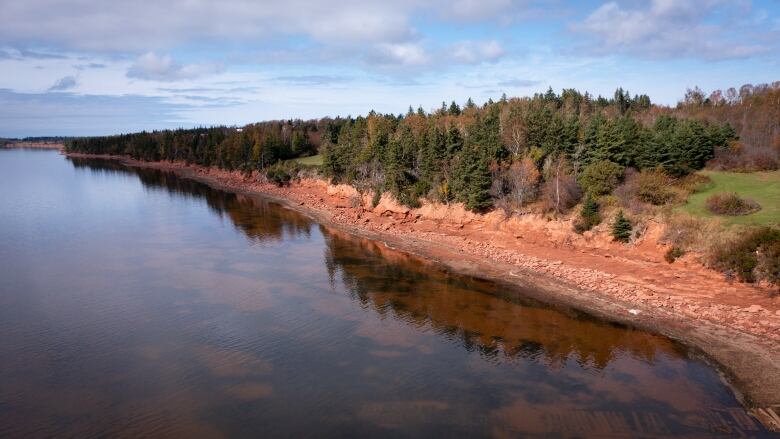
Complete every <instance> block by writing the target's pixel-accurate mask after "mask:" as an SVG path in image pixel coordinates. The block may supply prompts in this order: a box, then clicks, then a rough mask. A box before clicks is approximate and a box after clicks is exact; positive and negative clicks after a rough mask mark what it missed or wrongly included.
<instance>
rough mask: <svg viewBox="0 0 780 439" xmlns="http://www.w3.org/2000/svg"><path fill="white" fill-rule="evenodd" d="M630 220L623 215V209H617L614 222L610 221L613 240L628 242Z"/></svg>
mask: <svg viewBox="0 0 780 439" xmlns="http://www.w3.org/2000/svg"><path fill="white" fill-rule="evenodd" d="M632 228H633V226H632V225H631V221H629V220H628V218H626V217H625V216H624V215H623V211H622V210H621V211H619V212H618V214H617V217H616V218H615V222H614V223H612V237H613V238H614V239H615V241H620V242H628V240H629V239H631V229H632Z"/></svg>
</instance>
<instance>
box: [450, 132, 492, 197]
mask: <svg viewBox="0 0 780 439" xmlns="http://www.w3.org/2000/svg"><path fill="white" fill-rule="evenodd" d="M452 180H453V181H452V191H453V193H454V195H455V198H456V200H458V201H460V202H463V203H464V204H465V205H466V208H467V209H469V210H472V211H474V212H485V211H487V210H488V209H490V208H491V207H492V206H493V199H492V198H491V196H490V186H491V185H492V179H491V175H490V162H489V159H488V157H487V154H485V153H484V151H482V150H481V148H478V147H475V146H473V145H472V146H470V147H469V148H468V149H464V150H463V151H462V152H461V154H460V157H459V161H458V165H457V166H456V167H455V170H454V172H453V178H452Z"/></svg>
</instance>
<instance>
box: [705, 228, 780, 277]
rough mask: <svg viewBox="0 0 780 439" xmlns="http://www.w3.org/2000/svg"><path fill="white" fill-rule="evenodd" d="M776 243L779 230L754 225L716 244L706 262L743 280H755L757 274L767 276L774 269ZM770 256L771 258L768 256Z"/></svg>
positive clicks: (779, 239) (778, 238)
mask: <svg viewBox="0 0 780 439" xmlns="http://www.w3.org/2000/svg"><path fill="white" fill-rule="evenodd" d="M778 244H780V230H777V229H774V228H771V227H766V226H764V227H758V228H755V229H752V230H750V231H748V232H747V233H742V234H740V235H738V236H737V237H735V238H734V239H732V240H731V241H730V242H727V243H724V244H722V245H720V246H718V247H717V248H716V249H715V250H714V251H713V254H712V255H711V261H710V262H711V265H712V266H713V267H714V268H716V269H718V270H720V271H722V272H724V273H726V274H727V275H734V276H737V278H739V280H741V281H743V282H755V281H756V280H757V275H758V278H763V277H764V276H766V277H767V278H769V279H771V278H772V272H773V271H775V270H776V268H773V267H776V266H777V264H778V262H777V261H776V259H777V255H778V253H777V251H778V250H777V246H778ZM759 255H761V256H759ZM773 257H774V259H775V260H772V259H773ZM759 259H760V262H761V265H760V266H759ZM775 280H776V279H775Z"/></svg>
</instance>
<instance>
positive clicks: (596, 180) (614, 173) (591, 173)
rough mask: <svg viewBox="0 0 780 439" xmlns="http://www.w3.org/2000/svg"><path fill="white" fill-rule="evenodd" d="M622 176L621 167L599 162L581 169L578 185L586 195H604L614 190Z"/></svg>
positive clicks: (602, 161)
mask: <svg viewBox="0 0 780 439" xmlns="http://www.w3.org/2000/svg"><path fill="white" fill-rule="evenodd" d="M622 176H623V167H622V166H620V165H618V164H617V163H613V162H611V161H609V160H599V161H597V162H594V163H591V164H590V165H588V166H586V167H585V169H583V171H582V174H581V175H580V178H579V183H580V186H582V189H583V190H584V191H585V192H586V193H589V194H592V195H596V196H598V195H606V194H608V193H610V192H612V190H613V189H615V187H616V186H617V184H618V182H619V181H620V178H621V177H622Z"/></svg>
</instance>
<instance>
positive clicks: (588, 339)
mask: <svg viewBox="0 0 780 439" xmlns="http://www.w3.org/2000/svg"><path fill="white" fill-rule="evenodd" d="M326 241H327V247H328V248H327V251H326V255H325V261H326V265H327V267H328V270H329V272H330V273H331V276H332V277H333V278H334V279H335V278H340V279H341V280H342V282H343V283H344V285H345V287H346V288H347V290H348V291H349V292H350V295H351V296H352V297H353V298H354V299H355V300H358V301H360V303H361V304H363V306H365V307H366V308H370V309H373V310H375V311H376V312H377V313H379V314H381V315H388V314H389V315H392V316H393V317H394V318H396V319H398V320H402V321H405V322H408V323H410V324H412V325H415V326H417V327H430V328H431V329H433V330H434V331H436V332H437V333H439V334H441V335H443V336H445V337H447V338H449V339H452V340H457V341H458V342H460V343H462V344H463V346H464V347H465V348H466V349H468V350H478V351H479V352H480V354H481V355H482V356H484V357H486V358H490V359H512V358H516V357H522V358H530V359H541V360H543V361H545V362H548V363H549V364H552V365H562V364H563V362H564V361H566V360H567V359H572V360H575V361H577V362H579V363H581V364H587V365H590V366H593V367H597V368H599V369H602V368H604V367H606V366H607V365H608V364H609V363H610V361H611V360H612V359H613V358H614V357H615V354H616V353H617V352H618V351H622V352H627V353H630V354H631V355H633V356H635V357H638V358H642V359H645V360H647V361H652V360H653V359H654V356H655V355H656V354H657V353H658V350H659V348H660V349H661V350H664V351H667V352H671V351H672V350H674V349H675V346H674V345H673V343H671V342H670V341H668V340H666V339H664V338H661V337H657V336H653V335H651V334H648V333H645V332H642V331H636V330H631V329H628V328H623V327H617V326H615V325H610V324H607V323H604V322H601V321H598V320H596V319H593V318H588V317H586V316H582V315H575V314H574V313H571V315H567V314H565V313H563V312H561V311H560V310H553V309H550V308H549V307H544V306H540V304H539V303H536V302H535V301H532V300H530V299H526V298H522V297H521V295H519V294H517V291H510V290H509V288H503V287H501V286H500V285H496V284H494V283H492V282H487V281H481V280H477V279H473V278H468V277H465V276H457V275H452V274H447V273H445V272H443V271H441V270H438V269H436V268H435V267H432V266H426V264H425V263H424V262H423V261H421V260H420V259H419V258H416V257H413V256H408V255H405V254H404V253H401V252H398V251H394V250H390V249H388V248H387V247H386V246H385V245H384V244H383V243H380V242H375V241H369V240H361V239H357V238H353V237H351V236H349V235H345V234H341V233H334V232H332V231H329V232H327V233H326Z"/></svg>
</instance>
